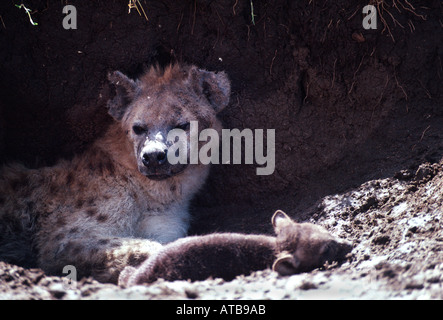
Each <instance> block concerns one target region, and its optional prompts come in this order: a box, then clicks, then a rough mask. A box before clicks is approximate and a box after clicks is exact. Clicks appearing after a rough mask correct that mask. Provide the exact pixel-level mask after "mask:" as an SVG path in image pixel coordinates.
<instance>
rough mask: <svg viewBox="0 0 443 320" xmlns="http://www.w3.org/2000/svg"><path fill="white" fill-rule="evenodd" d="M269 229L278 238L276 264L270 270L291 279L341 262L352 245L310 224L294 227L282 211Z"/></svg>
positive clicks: (297, 224)
mask: <svg viewBox="0 0 443 320" xmlns="http://www.w3.org/2000/svg"><path fill="white" fill-rule="evenodd" d="M272 225H273V226H274V230H275V233H276V234H277V251H278V254H277V260H276V261H275V262H274V264H273V266H272V269H273V270H274V271H277V272H278V273H279V274H280V275H290V274H295V273H300V272H305V271H310V270H313V269H315V268H318V267H322V266H323V265H324V264H325V263H326V262H328V261H329V262H333V261H341V260H343V259H344V258H345V256H346V254H347V253H349V252H350V251H351V250H352V245H351V244H350V243H349V242H348V241H346V240H343V239H339V238H337V237H334V236H333V235H331V234H330V233H329V232H328V231H327V230H326V229H325V228H323V227H321V226H318V225H315V224H312V223H296V222H294V221H292V220H291V218H289V217H288V216H287V215H286V214H285V213H284V212H283V211H280V210H278V211H276V212H275V213H274V216H273V217H272Z"/></svg>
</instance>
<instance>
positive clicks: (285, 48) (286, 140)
mask: <svg viewBox="0 0 443 320" xmlns="http://www.w3.org/2000/svg"><path fill="white" fill-rule="evenodd" d="M16 3H17V4H19V3H18V2H17V1H16ZM24 3H25V5H26V6H27V7H29V8H30V9H32V15H31V16H32V18H33V20H34V21H35V22H37V23H38V25H36V26H33V25H31V23H30V21H29V19H28V16H27V15H26V12H25V11H24V10H23V9H19V8H17V7H16V6H14V1H3V2H2V3H1V4H0V16H1V21H0V22H1V23H0V43H1V46H0V61H2V68H1V74H0V124H1V130H0V150H1V156H0V160H1V162H3V163H4V162H8V161H22V162H24V163H26V164H27V165H29V166H32V167H38V166H42V165H48V164H52V163H54V162H55V161H56V160H57V159H59V158H60V157H68V158H69V157H70V156H72V154H74V153H76V152H81V150H83V149H84V148H85V147H86V146H87V145H88V144H89V143H90V142H91V141H93V140H94V139H95V138H96V137H97V135H100V134H101V133H102V132H103V131H104V130H105V128H106V126H107V125H108V124H109V121H110V118H109V117H108V115H107V114H106V110H105V104H106V101H107V99H108V98H109V95H110V93H109V88H108V86H107V83H106V73H107V72H109V71H111V70H116V69H118V70H121V71H123V72H126V73H128V74H130V75H132V76H137V75H138V74H139V73H140V72H141V71H142V70H143V66H144V65H150V64H153V63H159V64H162V65H164V64H167V63H170V62H175V61H178V62H186V63H193V64H196V65H198V66H199V67H202V68H205V69H209V70H224V71H226V72H227V74H228V75H229V77H230V79H231V81H232V87H233V93H232V97H231V103H230V105H229V106H228V108H227V109H226V110H225V111H224V112H223V113H222V115H221V118H222V121H223V123H224V125H225V127H227V128H239V129H242V128H250V129H256V128H261V129H267V128H272V129H275V130H276V167H275V168H276V169H275V172H274V174H272V175H270V176H257V175H256V174H255V169H256V168H255V166H253V165H229V166H215V167H214V168H213V170H212V174H211V176H210V178H209V180H208V183H207V187H206V188H205V192H203V193H201V194H200V195H199V196H198V197H197V199H196V201H195V202H194V209H193V210H194V212H195V215H196V216H197V217H205V216H210V217H211V223H207V222H205V224H204V225H199V223H198V222H197V223H196V225H195V227H194V228H195V232H205V231H210V230H223V229H236V228H238V229H248V231H255V230H251V228H252V229H254V228H256V229H260V228H261V227H260V225H261V224H258V225H257V227H254V226H252V227H251V224H250V220H251V219H255V218H254V217H257V219H258V218H260V219H261V217H262V216H263V217H264V216H266V217H268V216H269V215H271V214H272V212H270V211H272V210H275V209H277V207H280V208H283V209H285V210H286V211H288V212H289V213H290V214H292V215H294V214H296V213H297V212H298V211H299V210H300V209H297V208H303V207H305V206H307V205H309V204H312V202H314V201H316V200H317V199H318V198H319V197H320V196H324V195H327V194H330V193H333V192H338V191H342V190H345V189H347V188H349V187H351V186H355V185H357V184H359V183H362V182H363V181H365V179H366V178H368V176H371V178H376V177H381V176H383V175H384V174H386V173H387V172H390V173H392V172H394V170H397V169H398V167H399V166H407V165H410V163H412V162H413V161H416V159H417V157H419V158H420V157H421V158H425V157H434V158H439V156H440V154H439V153H438V152H441V151H438V152H437V153H438V154H434V153H435V152H436V151H435V150H432V148H428V147H426V143H427V141H428V140H427V139H428V137H429V134H430V133H431V132H432V130H435V126H434V127H430V128H429V129H428V130H427V131H426V134H424V135H422V134H423V132H424V131H425V129H426V128H427V127H428V123H427V122H426V121H430V120H432V119H435V118H436V117H440V116H442V115H443V103H442V94H441V87H442V81H441V77H442V74H443V68H442V50H443V45H442V44H443V40H442V38H441V37H440V36H439V35H440V34H441V31H442V30H441V29H442V26H441V21H442V5H441V2H440V1H409V2H406V1H401V0H398V1H381V2H380V3H379V5H378V8H377V9H378V18H379V19H378V28H377V29H376V30H365V29H364V28H363V27H362V19H363V15H362V8H363V6H365V5H367V4H368V3H367V1H353V2H348V1H344V0H343V1H334V2H332V1H307V0H306V1H282V0H273V1H259V0H254V1H253V11H252V10H251V9H252V8H251V1H246V0H221V1H202V0H198V1H197V0H192V1H187V0H186V1H169V0H166V1H141V4H142V5H143V7H144V9H145V11H146V14H147V17H148V19H149V21H147V20H146V19H145V18H144V17H143V16H140V15H138V13H137V11H136V10H135V9H132V12H131V13H130V14H128V1H125V0H119V1H117V0H115V1H101V0H98V1H69V4H70V5H74V6H75V7H76V9H77V17H78V20H77V29H76V30H65V29H64V28H63V25H62V21H63V18H64V17H65V15H64V14H62V9H63V7H64V5H66V3H64V2H63V3H62V2H56V1H52V2H49V1H43V0H40V1H39V0H36V1H31V0H28V1H25V2H24ZM252 14H253V15H254V21H252ZM429 143H432V141H431V142H429ZM417 144H418V145H419V146H418V147H416V148H413V149H412V147H413V146H414V145H416V146H417ZM393 146H395V148H396V149H395V150H396V152H392V148H393ZM433 154H434V155H433ZM400 159H403V160H400ZM408 160H410V161H409V162H408ZM236 219H239V221H237V220H236ZM243 220H246V222H245V221H243ZM196 221H198V219H196ZM206 221H207V220H206ZM223 221H230V222H229V223H227V222H223ZM248 221H249V222H248ZM263 221H266V223H265V222H263V224H266V225H268V223H267V222H268V219H263ZM235 223H237V224H238V227H232V224H235ZM248 226H249V227H248ZM263 228H264V227H263Z"/></svg>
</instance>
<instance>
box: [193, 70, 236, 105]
mask: <svg viewBox="0 0 443 320" xmlns="http://www.w3.org/2000/svg"><path fill="white" fill-rule="evenodd" d="M189 80H190V82H191V84H192V87H193V89H194V90H195V91H196V92H197V94H200V95H203V96H205V98H206V99H207V100H208V101H209V103H210V104H211V106H212V107H213V108H214V110H215V112H216V113H219V112H220V111H222V110H223V109H224V108H225V107H226V106H227V105H228V103H229V97H230V96H231V82H230V81H229V78H228V76H227V75H226V73H224V72H210V71H206V70H201V69H198V68H197V67H195V66H192V67H191V69H190V70H189Z"/></svg>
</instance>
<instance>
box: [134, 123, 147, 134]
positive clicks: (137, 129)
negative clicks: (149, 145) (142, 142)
mask: <svg viewBox="0 0 443 320" xmlns="http://www.w3.org/2000/svg"><path fill="white" fill-rule="evenodd" d="M132 131H134V133H135V134H136V135H138V136H139V135H141V134H143V133H145V132H146V129H145V128H143V127H142V126H140V125H137V124H136V125H134V126H132Z"/></svg>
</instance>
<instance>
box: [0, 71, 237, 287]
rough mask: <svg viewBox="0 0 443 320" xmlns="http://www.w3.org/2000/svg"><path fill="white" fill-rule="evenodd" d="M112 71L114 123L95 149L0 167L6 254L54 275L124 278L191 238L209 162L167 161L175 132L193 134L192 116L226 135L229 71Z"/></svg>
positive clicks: (2, 255)
mask: <svg viewBox="0 0 443 320" xmlns="http://www.w3.org/2000/svg"><path fill="white" fill-rule="evenodd" d="M108 78H109V80H110V82H111V83H112V84H113V85H114V86H115V90H116V95H115V97H114V98H113V99H112V100H111V101H109V103H108V108H109V110H108V111H109V114H110V115H111V116H112V117H113V118H114V120H115V121H114V123H113V124H112V125H111V126H110V127H109V129H108V130H107V131H106V132H104V133H103V135H102V136H101V138H99V139H98V140H97V141H96V142H95V143H94V144H93V145H92V146H91V147H90V148H89V149H88V150H87V151H85V152H84V153H83V154H81V155H78V156H75V157H74V158H73V159H72V160H70V161H67V160H63V161H60V162H59V163H58V164H56V165H55V166H53V167H45V168H42V169H38V170H30V169H27V168H25V167H23V166H21V165H17V164H15V165H9V166H6V167H4V168H2V169H1V170H0V190H1V192H0V259H1V260H3V261H7V262H10V263H14V264H20V265H25V266H35V265H36V266H38V267H40V268H42V269H43V270H44V271H46V272H47V273H49V274H61V273H62V270H63V267H64V266H66V265H73V266H75V268H76V269H77V274H78V276H79V277H81V276H88V275H91V276H93V277H94V278H96V279H97V280H99V281H102V282H117V279H118V275H119V273H120V271H121V270H122V269H123V268H124V267H126V266H128V265H129V266H130V265H133V266H136V265H138V264H140V263H141V262H142V261H144V260H146V259H147V258H148V257H149V256H151V255H152V254H153V253H155V252H157V251H158V250H160V249H161V247H162V244H165V243H168V242H171V241H174V240H176V239H178V238H181V237H184V236H186V234H187V230H188V227H189V219H190V217H189V213H188V205H189V201H190V199H191V197H192V196H193V195H194V194H195V193H196V191H197V190H198V189H199V188H200V187H201V186H202V184H203V183H204V181H205V178H206V176H207V175H208V169H209V167H208V166H206V165H203V164H189V161H188V162H187V163H188V164H176V165H171V164H170V163H169V162H168V161H166V160H167V150H168V146H169V145H170V144H171V143H172V142H171V141H167V139H166V137H167V133H168V132H169V131H170V130H172V129H174V128H180V129H182V130H184V131H185V132H188V131H189V123H190V121H197V122H198V125H199V130H203V129H205V128H213V129H215V130H217V131H219V132H220V130H221V124H220V122H219V120H217V118H216V114H217V113H218V112H220V111H221V110H222V109H223V108H224V107H226V105H227V104H228V102H229V96H230V82H229V80H228V77H227V76H226V74H225V73H224V72H219V73H216V72H208V71H205V70H201V69H198V68H197V67H195V66H182V65H174V66H169V67H167V68H165V69H164V70H160V69H158V68H151V69H150V70H149V71H148V72H146V73H145V74H144V75H143V76H142V77H141V78H140V79H138V80H132V79H130V78H128V77H127V76H125V75H124V74H122V73H121V72H119V71H116V72H113V73H111V74H109V76H108ZM188 136H189V135H188ZM187 145H190V144H189V143H188V144H187Z"/></svg>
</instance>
